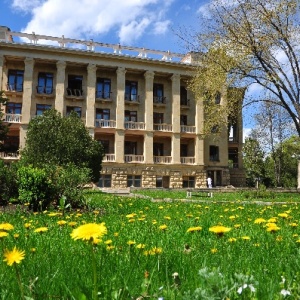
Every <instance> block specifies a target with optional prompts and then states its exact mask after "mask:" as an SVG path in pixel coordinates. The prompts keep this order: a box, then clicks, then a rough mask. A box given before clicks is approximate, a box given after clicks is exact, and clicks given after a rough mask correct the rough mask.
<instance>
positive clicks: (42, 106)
mask: <svg viewBox="0 0 300 300" xmlns="http://www.w3.org/2000/svg"><path fill="white" fill-rule="evenodd" d="M50 108H51V105H48V104H37V105H36V115H37V116H40V115H42V114H43V113H44V111H46V110H47V109H50Z"/></svg>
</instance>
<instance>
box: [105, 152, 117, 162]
mask: <svg viewBox="0 0 300 300" xmlns="http://www.w3.org/2000/svg"><path fill="white" fill-rule="evenodd" d="M102 161H103V162H115V161H116V156H115V154H113V153H112V154H105V155H104V157H103V160H102Z"/></svg>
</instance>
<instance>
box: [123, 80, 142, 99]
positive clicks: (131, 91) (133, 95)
mask: <svg viewBox="0 0 300 300" xmlns="http://www.w3.org/2000/svg"><path fill="white" fill-rule="evenodd" d="M125 100H126V101H132V102H138V101H139V96H138V82H137V81H132V80H125Z"/></svg>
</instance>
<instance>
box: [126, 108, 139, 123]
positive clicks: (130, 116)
mask: <svg viewBox="0 0 300 300" xmlns="http://www.w3.org/2000/svg"><path fill="white" fill-rule="evenodd" d="M129 121H131V122H137V111H131V110H125V122H129Z"/></svg>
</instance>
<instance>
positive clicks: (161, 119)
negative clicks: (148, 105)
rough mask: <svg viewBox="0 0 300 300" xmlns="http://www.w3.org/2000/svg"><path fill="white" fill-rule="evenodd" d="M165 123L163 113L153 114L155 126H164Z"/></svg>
mask: <svg viewBox="0 0 300 300" xmlns="http://www.w3.org/2000/svg"><path fill="white" fill-rule="evenodd" d="M162 123H164V114H163V113H157V112H154V113H153V124H162Z"/></svg>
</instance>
